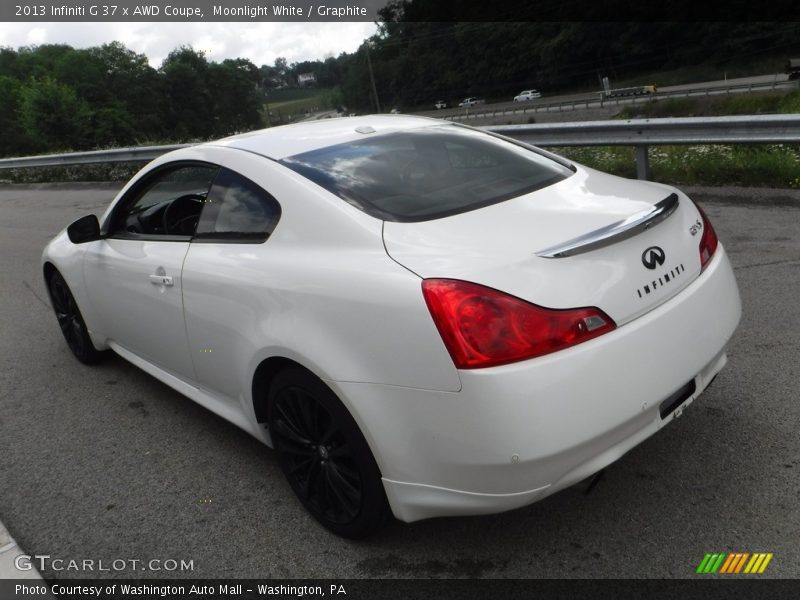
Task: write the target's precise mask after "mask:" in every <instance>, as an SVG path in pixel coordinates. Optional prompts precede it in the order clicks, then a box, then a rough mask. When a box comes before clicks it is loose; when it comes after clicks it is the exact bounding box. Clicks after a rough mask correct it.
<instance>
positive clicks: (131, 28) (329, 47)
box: [0, 22, 377, 68]
mask: <svg viewBox="0 0 800 600" xmlns="http://www.w3.org/2000/svg"><path fill="white" fill-rule="evenodd" d="M24 25H25V26H24V27H20V24H18V23H16V24H14V23H0V46H10V47H12V48H15V49H16V48H18V47H20V46H31V45H39V44H69V45H70V46H73V47H75V48H87V47H90V46H99V45H101V44H105V43H107V42H112V41H119V42H122V43H123V44H125V46H127V47H128V48H129V49H131V50H133V51H134V52H138V53H141V54H146V55H147V57H148V59H149V61H150V64H151V66H153V67H155V68H158V67H159V66H160V65H161V62H162V61H163V60H164V59H165V58H166V56H167V54H169V53H170V51H172V50H173V49H175V48H177V47H178V46H181V45H187V46H192V47H193V48H195V49H196V50H203V51H205V52H206V53H207V54H206V57H207V58H208V59H209V60H212V61H215V62H220V61H222V60H225V59H226V58H247V59H250V61H251V62H253V63H254V64H255V65H257V66H261V65H263V64H268V65H272V64H274V63H275V59H276V58H278V57H279V56H282V57H284V58H285V59H286V60H287V61H288V62H289V64H291V63H293V62H301V61H303V60H321V59H325V58H326V57H327V56H331V55H333V56H338V55H339V54H340V53H341V52H352V51H354V50H356V49H357V48H358V46H359V45H360V44H361V42H362V41H363V40H364V38H366V37H369V36H370V35H372V34H373V33H375V31H376V30H377V26H376V25H375V23H369V22H368V23H364V22H358V23H356V22H345V23H285V22H284V23H275V22H272V23H30V24H29V23H25V24H24Z"/></svg>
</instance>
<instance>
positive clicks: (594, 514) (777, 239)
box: [0, 184, 800, 578]
mask: <svg viewBox="0 0 800 600" xmlns="http://www.w3.org/2000/svg"><path fill="white" fill-rule="evenodd" d="M117 189H118V186H116V185H108V184H74V185H41V186H34V185H29V186H24V185H19V186H15V185H1V186H0V315H1V317H0V318H1V319H2V332H3V335H2V336H0V363H1V364H2V365H3V367H2V370H1V371H0V520H1V521H2V522H3V523H4V524H5V526H6V527H7V528H8V530H9V532H10V533H11V535H12V536H13V537H14V538H15V539H16V540H17V541H18V542H19V545H20V546H21V547H23V548H25V550H26V551H27V552H28V553H30V554H47V555H50V556H51V557H53V558H62V559H66V560H67V561H68V560H71V559H75V560H82V559H92V560H95V561H98V560H103V561H104V562H105V563H106V564H108V563H111V561H113V560H115V559H136V560H143V561H150V560H157V561H161V562H160V563H155V564H161V565H164V564H165V562H164V561H169V560H174V561H177V563H180V562H181V561H185V562H189V561H191V565H192V569H191V570H188V569H187V570H185V571H181V570H176V571H166V570H164V569H163V568H162V570H147V571H131V570H129V569H123V570H119V571H114V570H112V571H110V572H104V573H97V572H91V571H89V572H87V571H75V570H61V571H58V570H54V569H52V568H46V569H44V570H43V571H42V575H43V576H44V577H46V578H68V577H92V576H95V577H97V576H103V577H127V578H130V577H134V576H136V577H180V576H191V577H200V578H217V577H219V578H232V577H258V578H266V577H272V578H282V577H325V578H340V577H341V578H344V577H356V578H357V577H370V578H384V577H501V578H504V577H653V578H662V577H693V576H694V572H695V569H696V568H697V565H698V564H699V563H700V561H701V559H702V558H703V556H704V554H705V553H706V552H740V551H741V552H772V553H774V558H773V559H772V562H771V563H770V565H769V568H768V569H767V571H766V572H765V574H764V575H763V576H772V577H800V547H799V546H798V544H797V540H798V539H800V502H799V501H798V498H800V436H799V435H798V423H800V401H799V400H800V394H799V393H798V381H800V335H798V333H800V310H798V298H800V193H798V192H797V191H789V190H777V191H770V190H736V189H723V188H718V189H710V188H708V189H689V190H687V191H689V192H690V195H692V196H693V197H694V198H696V199H697V200H699V201H700V202H701V203H703V204H704V207H705V208H706V210H707V212H708V214H709V216H710V218H711V220H712V222H713V223H714V225H715V227H716V229H717V232H718V234H719V236H720V239H721V240H722V243H723V244H724V245H725V247H726V249H727V250H728V252H729V254H730V257H731V261H732V262H733V265H734V267H735V272H736V276H737V278H738V282H739V286H740V289H741V295H742V302H743V317H742V322H741V325H740V327H739V329H738V331H737V333H736V334H735V336H734V338H733V340H732V342H731V344H730V346H729V353H728V356H729V364H728V366H727V368H726V369H725V370H724V371H723V372H722V373H721V374H720V376H719V377H718V378H717V380H716V381H715V383H714V385H713V386H712V387H711V388H710V389H709V390H708V391H707V392H706V393H705V394H704V395H703V396H702V397H701V398H700V399H699V400H698V401H697V402H695V403H694V404H693V405H692V406H690V407H689V408H688V409H687V410H686V411H685V412H684V414H683V416H682V417H681V418H679V419H677V420H676V421H675V422H673V423H672V424H670V425H669V426H668V427H666V428H664V429H663V430H662V431H660V432H659V433H658V434H657V435H655V436H654V437H652V438H650V439H649V440H647V441H646V442H644V443H643V444H642V445H640V446H639V447H637V448H635V449H634V450H633V451H631V452H630V453H628V454H627V455H626V456H624V457H623V458H622V459H620V460H619V461H618V462H617V463H615V464H614V465H612V466H611V467H610V468H608V469H607V470H606V472H605V474H604V476H603V478H602V479H601V480H600V481H599V482H598V484H597V485H596V486H594V488H593V489H592V490H591V492H589V493H586V492H587V487H588V486H587V485H586V484H585V483H583V484H579V485H577V486H574V487H572V488H570V489H567V490H565V491H562V492H560V493H558V494H555V495H554V496H551V497H549V498H547V499H545V500H544V501H542V502H539V503H537V504H534V505H531V506H529V507H526V508H523V509H519V510H516V511H513V512H509V513H505V514H500V515H494V516H486V517H476V518H450V519H434V520H430V521H423V522H419V523H414V524H412V525H404V524H401V523H395V524H393V525H391V526H390V527H388V528H387V529H386V530H385V531H383V532H382V533H381V534H380V535H378V536H377V537H374V538H372V539H369V540H366V541H361V542H352V541H347V540H342V539H339V538H337V537H335V536H333V535H332V534H330V533H328V532H327V531H326V530H324V529H322V528H321V527H320V526H318V525H317V524H316V522H315V521H314V520H313V519H312V518H311V517H310V516H309V515H308V514H307V513H306V512H305V511H304V510H303V509H302V507H301V506H300V505H299V503H298V502H297V501H296V500H295V498H294V496H293V494H292V492H291V490H290V488H289V486H288V484H287V483H286V482H285V480H284V478H283V475H282V473H281V472H280V468H279V465H278V461H277V459H276V456H275V454H274V453H273V452H272V450H270V449H268V448H266V447H265V446H262V445H261V444H259V443H258V442H257V441H255V440H254V439H252V438H251V437H249V436H248V435H247V434H245V433H243V432H242V431H240V430H239V429H238V428H236V427H234V426H233V425H230V424H228V423H227V422H226V421H224V420H222V419H221V418H219V417H217V416H215V415H214V414H212V413H210V412H208V411H207V410H205V409H203V408H201V407H200V406H198V405H196V404H194V403H193V402H192V401H191V400H189V399H187V398H185V397H183V396H181V395H180V394H178V393H177V392H174V391H172V390H171V389H170V388H168V387H167V386H165V385H163V384H161V383H159V382H158V381H156V380H155V379H153V378H152V377H150V376H148V375H146V374H145V373H143V372H142V371H140V370H138V369H137V368H136V367H134V366H132V365H130V364H128V363H126V362H125V361H123V360H122V359H121V358H118V357H115V356H111V357H110V358H109V359H108V360H106V361H105V362H104V363H102V364H101V365H100V366H98V367H93V368H91V367H85V366H83V365H81V364H80V363H78V362H77V361H76V360H75V359H74V358H73V357H72V355H71V354H70V352H69V350H68V348H67V346H66V344H65V343H64V340H63V339H62V337H61V334H60V332H59V330H58V326H57V324H56V320H55V317H54V316H53V314H52V311H51V309H50V307H49V302H48V301H47V296H46V291H45V289H44V285H43V282H42V277H41V270H40V266H39V257H40V254H41V250H42V247H43V246H44V245H45V243H46V242H47V241H48V239H49V238H50V237H52V236H53V235H54V234H55V233H56V232H57V231H58V230H59V229H61V228H62V227H64V226H66V225H67V224H68V223H69V222H71V221H72V220H74V219H76V218H77V217H80V216H82V215H84V214H87V213H90V212H95V213H98V214H99V213H100V212H102V210H103V209H104V207H105V206H106V205H107V203H108V202H109V200H110V199H111V198H113V196H114V195H115V193H116V190H117ZM697 335H698V336H702V335H703V332H702V331H698V332H697ZM654 343H657V340H654ZM689 343H691V342H689ZM664 368H667V369H668V368H669V365H664ZM598 402H602V398H600V397H598ZM167 564H168V565H172V563H167Z"/></svg>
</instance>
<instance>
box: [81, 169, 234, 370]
mask: <svg viewBox="0 0 800 600" xmlns="http://www.w3.org/2000/svg"><path fill="white" fill-rule="evenodd" d="M217 171H218V167H216V166H214V165H209V164H205V163H178V164H169V165H166V166H164V167H162V168H159V169H157V170H156V171H155V172H153V173H151V174H149V175H146V176H145V177H144V178H143V179H142V180H140V182H137V184H135V185H134V186H133V187H132V188H131V189H130V190H129V192H128V193H127V194H126V196H125V197H124V198H122V199H121V200H120V202H119V203H118V204H117V206H116V207H115V209H114V211H113V212H112V213H111V215H110V216H109V218H108V220H107V222H106V224H105V225H104V227H105V229H106V235H105V236H104V238H103V239H101V240H98V241H97V242H93V243H92V244H90V245H89V247H88V248H87V251H86V254H85V259H84V279H85V281H86V285H87V288H88V289H90V290H91V291H92V293H91V294H90V297H91V302H92V304H93V311H94V313H93V314H94V315H96V321H97V323H96V328H97V329H98V330H99V331H101V332H102V333H103V334H104V335H105V336H106V338H108V340H109V342H110V343H111V344H112V346H113V345H116V346H118V347H120V348H122V349H124V350H128V351H129V352H132V353H134V354H136V355H137V356H139V357H141V358H143V359H145V360H147V361H148V362H151V363H153V364H155V365H156V366H158V367H160V368H161V369H163V370H166V371H168V372H170V373H172V374H174V375H178V376H179V377H182V378H184V379H194V369H193V365H192V360H191V354H190V352H189V348H188V342H187V337H186V326H185V324H184V320H183V298H182V294H183V285H182V278H181V270H182V268H183V261H184V259H185V257H186V252H187V251H188V249H189V241H190V240H191V237H192V235H193V234H194V231H195V228H196V226H197V222H198V219H199V217H200V213H201V211H202V208H203V206H204V205H205V203H206V199H207V197H208V191H209V189H210V187H211V183H212V182H213V180H214V177H215V176H216V174H217Z"/></svg>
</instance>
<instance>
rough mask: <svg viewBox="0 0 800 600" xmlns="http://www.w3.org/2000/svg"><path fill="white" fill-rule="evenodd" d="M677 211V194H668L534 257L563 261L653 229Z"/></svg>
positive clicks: (546, 249) (537, 253)
mask: <svg viewBox="0 0 800 600" xmlns="http://www.w3.org/2000/svg"><path fill="white" fill-rule="evenodd" d="M676 208H678V195H677V194H670V195H669V196H667V197H666V198H664V199H663V200H661V201H660V202H658V203H657V204H655V205H653V207H652V208H648V209H647V210H643V211H641V212H638V213H636V214H634V215H631V216H630V217H628V218H627V219H623V220H622V221H617V222H616V223H612V224H611V225H606V226H605V227H601V228H600V229H595V230H594V231H590V232H589V233H585V234H583V235H581V236H578V237H576V238H573V239H571V240H569V241H567V242H562V243H560V244H557V245H555V246H550V247H549V248H545V249H544V250H539V251H538V252H536V256H541V257H542V258H566V257H568V256H575V255H576V254H583V253H584V252H589V251H591V250H596V249H597V248H603V247H605V246H610V245H611V244H616V243H617V242H621V241H622V240H626V239H628V238H630V237H633V236H635V235H638V234H639V233H641V232H643V231H647V230H648V229H650V228H652V227H655V226H656V225H658V224H659V223H661V221H664V220H665V219H667V218H668V217H669V216H670V215H671V214H672V213H674V212H675V209H676Z"/></svg>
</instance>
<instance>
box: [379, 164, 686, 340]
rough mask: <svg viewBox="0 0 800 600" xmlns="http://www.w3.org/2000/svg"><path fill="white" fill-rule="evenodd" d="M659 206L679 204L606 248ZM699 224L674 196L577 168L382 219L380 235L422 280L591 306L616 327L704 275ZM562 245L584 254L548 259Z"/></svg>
mask: <svg viewBox="0 0 800 600" xmlns="http://www.w3.org/2000/svg"><path fill="white" fill-rule="evenodd" d="M673 194H674V195H676V196H677V198H676V199H677V202H675V198H670V197H671V195H673ZM665 201H668V202H669V203H670V204H675V205H676V206H675V207H674V211H673V212H671V213H670V214H669V215H668V216H666V217H665V218H664V215H661V217H660V220H659V219H655V220H654V221H653V222H652V223H651V224H650V225H649V226H647V227H633V228H629V230H628V231H627V232H623V233H617V235H616V236H614V237H611V238H609V239H606V240H602V238H603V235H604V232H606V233H605V235H610V234H613V233H614V232H616V231H619V230H622V229H624V228H625V222H626V220H628V222H630V221H631V219H632V218H633V220H636V219H638V217H639V216H641V215H646V214H647V213H648V212H651V211H653V210H654V209H656V207H657V206H658V205H659V203H662V204H663V203H664V202H665ZM698 221H700V216H699V212H698V211H697V209H696V207H695V206H694V205H693V204H692V202H691V201H690V200H689V199H688V198H687V197H686V196H685V195H684V194H682V193H681V192H679V191H677V190H675V189H673V188H670V187H668V186H664V185H660V184H654V183H649V182H641V181H634V180H628V179H623V178H620V177H615V176H612V175H607V174H605V173H601V172H599V171H594V170H592V169H588V168H585V167H578V171H577V172H576V173H575V175H573V176H571V177H569V178H567V179H565V180H564V181H561V182H559V183H557V184H555V185H552V186H549V187H547V188H544V189H541V190H538V191H535V192H532V193H530V194H526V195H524V196H520V197H518V198H514V199H511V200H508V201H505V202H500V203H498V204H494V205H491V206H488V207H484V208H480V209H477V210H473V211H470V212H466V213H462V214H458V215H454V216H451V217H446V218H441V219H435V220H431V221H424V222H419V223H396V222H389V221H387V222H386V223H385V225H384V232H383V235H384V244H385V246H386V251H387V252H388V254H389V255H390V256H391V257H392V258H393V259H394V260H396V261H397V262H398V263H400V264H402V265H403V266H405V267H406V268H408V269H410V270H411V271H413V272H414V273H416V274H418V275H419V276H420V277H423V278H432V277H441V278H451V279H462V280H465V281H471V282H474V283H478V284H481V285H485V286H489V287H492V288H495V289H497V290H500V291H503V292H506V293H509V294H512V295H514V296H517V297H519V298H522V299H524V300H527V301H529V302H533V303H534V304H538V305H540V306H544V307H547V308H577V307H584V306H595V307H597V308H600V309H601V310H603V311H604V312H606V313H607V314H608V315H609V316H610V317H611V318H612V319H614V321H615V322H616V323H617V324H618V325H621V324H623V323H626V322H628V321H630V320H632V319H635V318H636V317H638V316H639V315H642V314H644V313H645V312H648V311H649V310H652V309H653V308H655V307H656V306H658V305H659V304H662V303H663V302H665V301H666V300H668V299H669V298H671V297H672V296H674V295H675V294H677V293H678V292H679V291H680V290H682V289H683V288H684V287H685V286H686V285H688V284H689V283H690V282H691V281H692V280H693V279H694V278H695V277H697V276H698V275H699V274H700V257H699V250H698V247H699V241H700V235H699V233H698V231H697V229H693V227H696V226H697V223H698ZM614 226H616V229H613V227H614ZM693 231H694V233H693ZM608 232H610V233H608ZM592 240H594V241H592ZM598 240H600V241H599V242H598ZM567 242H573V244H572V246H575V245H576V244H577V245H584V246H585V247H584V248H580V249H578V250H575V251H573V250H570V251H567V252H566V254H568V255H567V256H563V257H560V258H547V257H545V256H544V255H552V254H553V253H554V252H553V250H557V249H558V248H561V249H564V248H567V247H569V246H570V245H569V244H567V245H566V246H565V243H567ZM587 243H588V244H589V245H588V246H587V245H586V244H587ZM571 252H575V253H574V254H571ZM556 253H557V252H556ZM645 263H647V265H650V266H653V267H654V268H648V266H647V265H646V264H645Z"/></svg>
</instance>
